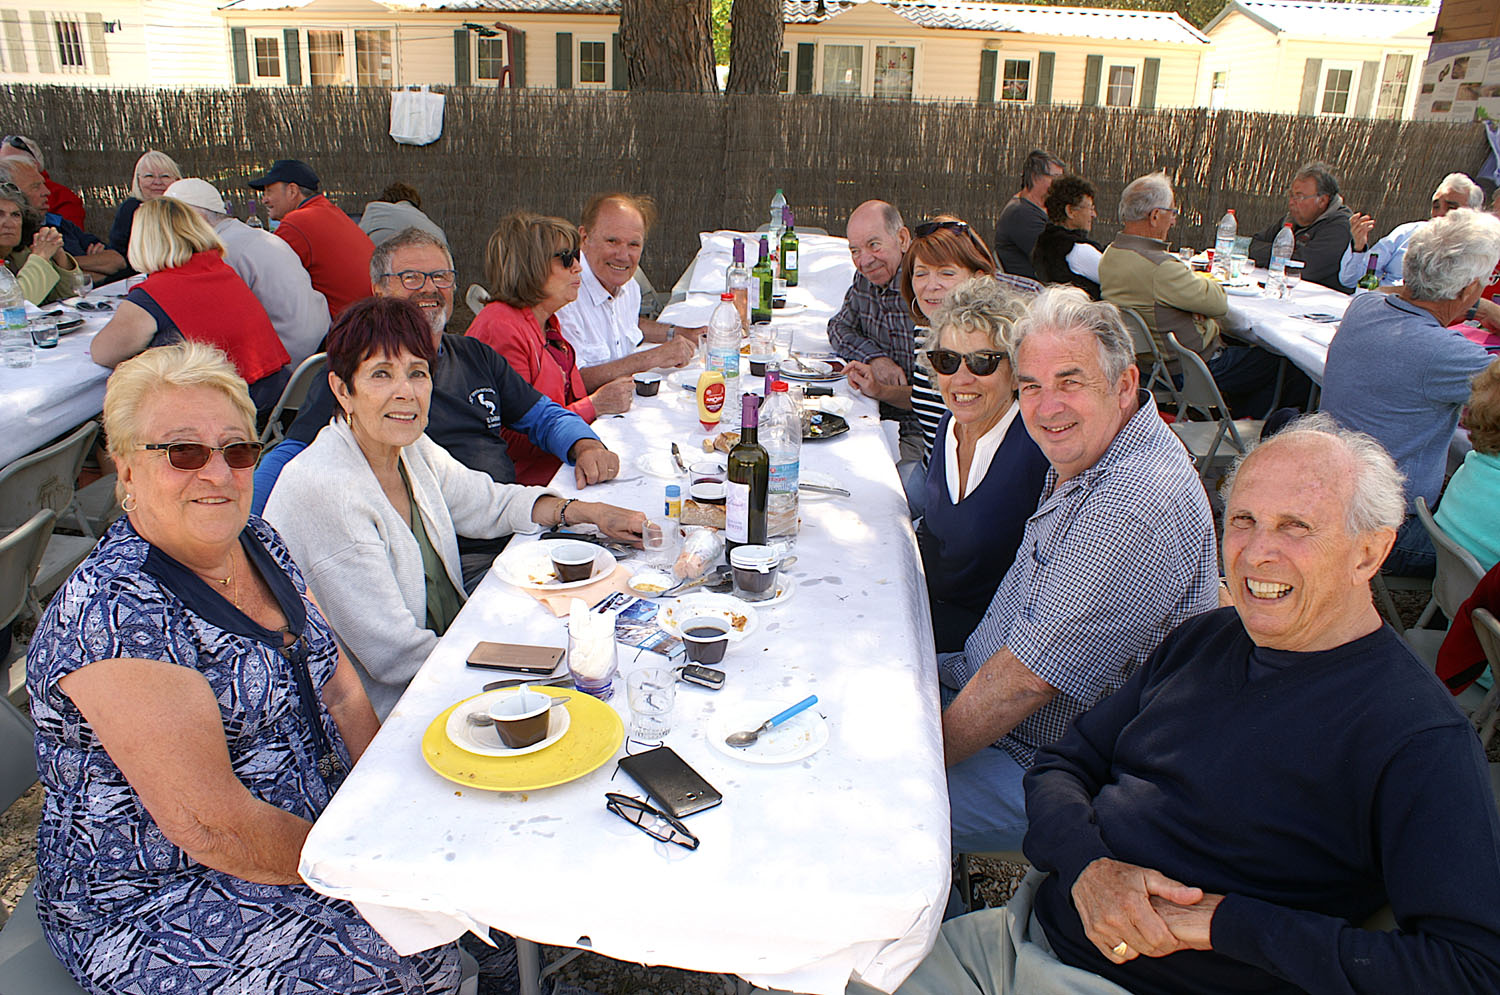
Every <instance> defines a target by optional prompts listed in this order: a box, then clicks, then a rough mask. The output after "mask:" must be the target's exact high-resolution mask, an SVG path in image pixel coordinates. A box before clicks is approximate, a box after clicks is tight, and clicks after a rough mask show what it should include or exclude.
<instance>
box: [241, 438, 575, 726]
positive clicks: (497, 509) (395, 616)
mask: <svg viewBox="0 0 1500 995" xmlns="http://www.w3.org/2000/svg"><path fill="white" fill-rule="evenodd" d="M401 462H402V464H403V465H404V466H405V468H406V475H407V479H408V480H409V481H410V482H411V492H412V497H413V499H414V502H415V505H416V508H417V510H418V511H419V512H420V514H421V515H422V524H423V526H424V527H425V528H426V530H427V535H428V536H429V538H430V539H431V542H432V544H433V547H434V548H435V549H436V550H437V553H438V556H439V557H440V558H441V559H442V561H443V567H444V568H445V569H446V570H447V571H448V578H449V579H450V580H451V581H453V586H454V588H455V589H456V590H457V591H458V593H459V596H460V597H463V593H464V585H463V572H462V570H461V569H460V566H459V558H458V532H460V531H461V532H462V533H463V534H464V535H467V536H474V537H475V538H479V539H490V538H494V537H496V536H502V535H509V534H511V533H516V532H521V533H527V532H536V531H538V526H536V525H535V524H534V523H533V522H532V521H531V509H532V506H533V505H534V504H536V501H537V498H539V497H541V496H542V495H544V494H552V493H555V492H553V491H549V490H547V489H546V488H544V487H523V486H521V485H519V484H497V483H495V481H494V480H493V479H491V478H490V476H489V474H486V473H481V472H479V471H478V470H470V469H469V468H468V467H466V466H464V465H463V464H462V463H460V462H458V460H456V459H454V458H453V457H452V456H450V455H449V454H448V451H447V450H445V449H444V448H443V447H442V446H439V445H438V444H437V443H436V442H433V441H432V440H431V439H429V438H428V437H427V436H425V435H423V436H422V437H421V438H419V439H418V440H417V441H416V442H414V443H412V444H411V445H409V446H407V447H406V448H405V449H403V450H401ZM265 518H266V521H268V522H270V523H271V525H272V526H274V527H275V529H276V530H277V531H278V532H280V533H281V535H282V537H283V538H284V539H285V540H286V544H287V546H288V547H289V548H290V549H291V551H292V557H293V558H294V559H295V560H296V561H297V565H298V566H299V567H301V568H302V572H303V574H304V575H306V577H307V583H308V586H309V587H310V588H312V592H313V596H314V597H315V598H317V600H318V606H319V607H320V608H321V609H322V611H323V615H324V617H326V618H327V619H328V622H329V624H330V625H331V626H333V631H334V634H335V635H336V636H337V637H338V640H339V643H340V644H341V645H342V646H343V648H344V651H345V652H346V653H348V654H349V658H350V660H351V662H353V664H354V669H355V670H356V671H358V673H359V677H360V680H361V681H363V682H364V685H365V691H366V693H367V694H369V696H370V704H371V705H373V706H374V707H375V714H376V715H378V716H380V718H381V719H382V720H384V719H385V717H386V716H387V715H388V714H390V711H391V709H392V708H393V707H394V706H395V704H396V700H397V699H398V698H400V697H401V693H402V692H403V691H405V690H406V685H407V684H408V683H409V682H410V681H411V679H412V676H413V675H415V674H416V672H417V669H418V668H419V667H421V666H422V663H423V661H424V660H426V659H427V655H428V654H429V653H431V652H432V649H433V647H434V646H436V645H437V640H438V637H437V636H436V635H434V634H433V632H432V631H431V630H430V629H428V628H427V627H426V626H427V584H426V579H425V577H424V576H423V573H422V553H421V550H419V549H418V547H417V540H416V538H415V537H414V536H413V535H412V532H411V528H410V526H408V525H407V524H406V521H405V520H404V519H403V518H402V517H401V516H400V515H399V514H397V512H396V509H395V508H394V507H392V505H391V503H390V501H389V500H388V499H387V498H386V496H385V492H384V491H382V490H381V488H380V482H379V481H378V480H376V479H375V472H374V471H373V470H372V469H370V464H369V462H368V461H367V460H366V459H365V454H364V452H363V451H362V450H361V449H360V448H359V444H358V443H357V442H356V441H355V440H354V436H353V434H352V433H351V432H350V431H349V425H348V423H347V422H345V421H344V420H343V419H341V418H339V419H335V420H333V421H332V422H329V424H328V426H327V427H326V428H324V429H323V430H322V431H321V432H319V433H318V437H317V438H316V439H314V440H313V441H312V444H311V445H309V446H308V447H307V448H306V449H305V450H303V451H302V452H301V453H299V454H298V455H297V457H296V458H295V459H293V460H292V461H291V462H290V463H288V464H287V465H286V469H284V470H282V472H281V477H280V478H279V479H278V480H277V481H276V489H275V490H274V491H272V492H271V498H270V500H269V501H268V502H266V512H265Z"/></svg>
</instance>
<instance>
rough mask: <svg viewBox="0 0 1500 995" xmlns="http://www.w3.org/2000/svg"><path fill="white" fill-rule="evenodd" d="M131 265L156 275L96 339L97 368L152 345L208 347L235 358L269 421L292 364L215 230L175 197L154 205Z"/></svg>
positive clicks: (139, 218)
mask: <svg viewBox="0 0 1500 995" xmlns="http://www.w3.org/2000/svg"><path fill="white" fill-rule="evenodd" d="M128 258H129V260H130V265H131V266H134V267H135V268H136V269H137V270H138V271H140V272H142V273H147V274H149V275H148V276H147V277H146V279H145V281H144V282H143V283H141V284H140V286H138V287H136V288H135V289H134V290H132V291H130V293H128V294H126V295H125V299H124V300H123V301H121V302H120V306H119V307H118V308H117V309H116V310H115V316H114V317H113V318H111V319H110V321H109V324H107V325H105V326H104V327H103V328H102V329H100V331H99V334H98V335H96V336H95V337H94V341H93V344H92V345H90V346H89V351H90V354H91V355H92V356H93V359H94V362H96V363H98V364H99V365H100V366H108V367H110V368H113V367H115V366H118V365H119V364H120V363H123V362H124V361H125V360H127V359H129V358H130V357H131V356H134V355H136V354H138V353H141V352H144V351H145V350H146V349H149V348H150V347H152V346H160V345H170V344H171V343H173V342H177V341H179V340H181V339H192V340H194V341H197V342H207V343H209V344H210V345H215V346H218V347H219V348H220V349H223V350H224V352H225V353H227V354H228V356H229V359H230V362H232V363H234V366H235V369H236V370H237V371H238V372H239V375H240V376H242V377H244V379H245V382H246V383H248V384H249V385H250V399H251V400H252V401H254V402H255V410H256V412H257V413H258V414H259V415H261V416H262V417H264V415H265V414H266V412H268V411H269V410H270V409H271V408H272V407H273V406H274V405H275V404H276V399H277V398H278V397H280V396H281V390H282V388H283V387H284V386H286V381H287V377H288V376H289V373H288V371H287V369H286V365H287V363H288V362H290V361H291V357H290V356H288V355H287V351H286V346H284V345H282V344H281V339H279V338H277V337H276V329H275V328H274V327H273V326H272V325H271V319H270V318H269V317H267V315H266V309H265V308H264V307H262V306H261V303H260V301H259V300H258V299H257V298H256V296H255V294H253V293H252V292H251V291H250V288H249V287H248V286H246V284H245V281H244V280H242V279H240V276H239V274H238V273H236V272H235V271H234V270H232V269H230V268H229V265H228V264H227V263H225V262H224V243H222V242H220V241H219V237H218V236H217V235H215V234H214V232H213V229H212V228H210V227H209V226H208V223H207V222H205V221H204V220H203V219H202V218H200V217H199V216H198V214H197V212H196V211H194V210H193V209H192V208H191V207H188V206H187V205H186V204H184V203H182V202H181V201H179V200H174V199H172V198H171V197H158V198H157V199H156V200H151V201H147V202H146V203H144V204H142V205H141V206H140V208H139V209H138V210H137V211H136V212H135V220H134V223H133V225H132V227H131V231H130V248H129V252H128Z"/></svg>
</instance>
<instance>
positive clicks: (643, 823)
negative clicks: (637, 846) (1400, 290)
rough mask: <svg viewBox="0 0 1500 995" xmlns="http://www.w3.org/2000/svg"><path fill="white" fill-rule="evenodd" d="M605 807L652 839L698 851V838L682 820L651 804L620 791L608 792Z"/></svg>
mask: <svg viewBox="0 0 1500 995" xmlns="http://www.w3.org/2000/svg"><path fill="white" fill-rule="evenodd" d="M604 797H605V802H604V807H605V808H607V809H609V810H610V811H611V812H613V813H614V814H615V815H618V816H619V817H620V818H622V819H624V820H625V821H626V822H628V823H630V824H631V825H633V826H635V827H636V828H637V829H639V830H640V831H641V832H643V833H645V834H646V835H647V836H650V837H651V838H652V839H655V840H661V841H662V842H663V843H675V844H676V845H678V846H680V847H682V848H683V849H684V850H696V849H698V837H696V836H694V835H693V833H692V830H690V829H688V827H687V826H684V825H683V824H682V822H681V820H679V819H677V818H676V817H674V816H671V815H668V814H667V813H666V812H663V811H662V810H661V809H659V808H657V807H656V806H655V805H652V804H651V803H650V802H646V801H643V800H641V799H639V798H632V797H630V796H629V795H622V794H620V793H619V792H618V791H610V792H606V793H605V795H604Z"/></svg>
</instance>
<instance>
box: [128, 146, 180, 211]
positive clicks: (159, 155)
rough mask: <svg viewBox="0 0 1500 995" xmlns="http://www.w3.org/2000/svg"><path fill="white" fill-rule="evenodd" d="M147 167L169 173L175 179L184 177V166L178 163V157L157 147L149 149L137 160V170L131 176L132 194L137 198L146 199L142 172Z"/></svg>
mask: <svg viewBox="0 0 1500 995" xmlns="http://www.w3.org/2000/svg"><path fill="white" fill-rule="evenodd" d="M147 169H154V170H157V171H158V172H165V173H169V174H171V176H172V178H173V179H177V180H180V179H182V167H181V166H179V165H177V160H176V159H173V158H172V157H171V156H169V155H167V154H166V153H165V152H159V151H157V150H156V149H147V150H146V152H145V154H143V155H142V156H141V157H140V158H139V159H137V160H136V161H135V172H134V173H133V174H131V177H130V196H132V197H134V198H135V199H136V200H145V199H146V197H145V195H144V194H143V193H142V192H141V173H142V172H143V171H144V170H147Z"/></svg>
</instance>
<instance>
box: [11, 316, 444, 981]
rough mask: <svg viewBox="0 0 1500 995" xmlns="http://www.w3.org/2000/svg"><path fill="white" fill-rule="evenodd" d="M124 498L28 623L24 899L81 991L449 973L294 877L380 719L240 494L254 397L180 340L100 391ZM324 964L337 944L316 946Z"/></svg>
mask: <svg viewBox="0 0 1500 995" xmlns="http://www.w3.org/2000/svg"><path fill="white" fill-rule="evenodd" d="M104 429H105V433H106V435H107V437H108V439H109V449H110V455H111V456H112V457H113V458H114V461H115V465H116V466H117V467H118V468H119V488H120V490H121V492H122V494H123V506H124V508H125V515H124V517H122V518H120V519H119V520H118V521H116V522H115V523H114V524H113V525H111V526H110V528H109V529H108V530H107V531H106V532H105V534H104V537H103V538H102V539H101V540H100V541H99V544H98V545H97V546H96V547H95V548H94V550H93V552H91V553H90V554H89V555H88V557H87V558H86V559H85V560H84V561H83V563H81V564H80V565H79V567H78V569H77V570H75V571H74V572H73V574H72V576H71V577H69V578H68V580H67V582H66V583H65V584H64V585H63V587H62V589H61V590H60V591H59V593H58V595H57V596H56V597H55V598H54V599H53V600H52V603H51V605H49V606H48V608H47V610H46V612H45V613H43V615H42V618H41V621H40V622H39V623H38V624H37V628H36V633H35V635H33V637H32V640H31V644H30V646H29V648H28V654H27V666H26V688H27V691H28V693H29V694H30V697H31V717H32V720H33V721H34V722H35V724H36V755H37V772H38V774H39V776H40V778H41V781H42V784H43V785H45V787H46V793H45V796H44V801H43V809H42V817H41V825H40V827H39V828H38V831H37V840H38V846H37V880H36V905H37V916H38V918H39V919H40V920H41V924H42V930H43V932H44V933H45V934H46V936H47V941H48V945H49V946H50V947H51V948H52V951H53V953H54V954H56V956H57V958H58V959H59V960H60V961H62V963H63V965H64V966H65V967H66V968H67V969H68V972H69V973H70V974H72V976H73V977H74V978H75V979H77V980H78V982H79V984H80V985H82V986H83V987H84V988H85V989H86V990H87V991H89V992H124V991H167V990H173V991H182V992H194V993H198V995H231V993H240V992H267V993H290V992H293V991H296V992H330V991H338V992H341V993H345V995H356V993H357V995H414V993H423V995H437V993H444V995H447V993H451V992H453V991H455V990H456V988H457V985H458V981H459V973H460V967H459V954H458V950H457V948H456V947H455V946H454V945H452V944H449V945H446V946H441V947H435V948H433V949H430V950H426V951H423V952H421V953H417V954H413V955H411V956H406V957H402V956H400V955H398V954H397V953H396V951H395V950H393V949H392V948H391V947H390V945H389V944H387V943H386V942H385V941H384V940H382V939H381V938H380V936H379V935H378V934H377V933H376V932H375V931H374V930H373V929H371V928H370V926H369V925H368V924H367V923H366V922H365V921H364V919H363V918H362V917H361V916H360V914H359V912H358V911H357V910H356V909H355V908H354V906H352V905H350V904H349V903H348V902H344V901H340V900H337V899H332V898H328V897H326V896H324V895H320V894H318V893H317V892H315V891H313V890H312V889H311V888H309V887H307V885H306V884H304V883H303V881H302V878H301V876H300V875H299V874H298V870H297V864H298V859H299V854H300V853H301V850H302V844H303V842H304V841H305V840H306V838H307V834H308V832H309V831H310V830H311V829H312V824H313V822H314V821H316V820H317V818H318V816H319V814H321V813H322V811H323V810H324V808H326V807H327V805H328V802H329V800H330V799H331V798H332V797H333V793H334V791H336V790H337V789H338V786H339V783H340V782H341V781H342V779H343V776H344V774H345V773H347V771H349V770H350V769H351V768H352V766H353V765H354V763H355V762H357V761H358V760H359V758H360V755H361V754H362V753H363V752H364V750H365V748H366V747H367V746H368V745H369V743H370V740H371V739H372V738H374V736H375V733H376V731H377V729H378V728H379V722H378V721H377V720H376V718H375V713H374V712H373V711H372V710H371V708H370V702H369V699H368V698H366V696H365V692H364V689H363V688H362V687H361V686H360V682H359V677H358V676H357V675H356V674H355V671H354V668H353V666H352V665H351V664H350V662H349V660H348V659H347V658H346V657H345V655H344V654H343V653H342V652H341V651H340V649H339V646H338V644H337V642H335V640H334V635H333V631H332V630H331V629H330V628H329V626H328V623H327V621H325V619H324V617H323V614H322V612H321V611H320V610H319V608H318V605H317V603H316V602H315V601H314V600H313V598H312V596H311V595H310V594H309V592H308V587H307V583H306V581H305V580H304V578H303V576H302V572H301V571H300V570H299V569H298V567H297V564H296V563H295V562H294V561H293V559H292V556H291V553H290V552H289V551H288V549H287V546H286V544H285V543H283V542H282V540H281V537H280V536H279V535H277V533H276V532H275V530H273V529H272V528H271V527H270V526H269V525H267V524H266V523H265V522H264V521H262V520H261V519H259V518H255V517H253V516H251V515H250V494H251V487H252V474H253V472H254V469H255V460H256V457H257V456H258V455H259V453H260V443H258V442H257V441H255V410H254V408H253V407H252V406H251V403H250V397H249V395H248V393H247V392H246V390H245V383H244V381H243V380H241V379H240V378H239V376H237V375H236V373H235V371H234V367H233V366H231V365H230V364H229V362H228V360H227V358H226V357H225V356H224V354H223V353H222V352H220V351H219V350H218V349H215V348H213V347H211V346H208V345H204V344H201V343H197V342H184V343H180V344H178V345H174V346H170V347H167V348H164V349H153V350H150V351H148V352H146V353H143V354H142V355H140V356H138V357H136V358H135V359H132V360H129V361H128V362H125V363H122V364H121V365H120V367H119V369H117V370H116V371H115V373H114V375H113V376H111V377H110V379H109V385H108V387H107V389H106V391H105V395H104ZM330 965H333V966H330Z"/></svg>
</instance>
